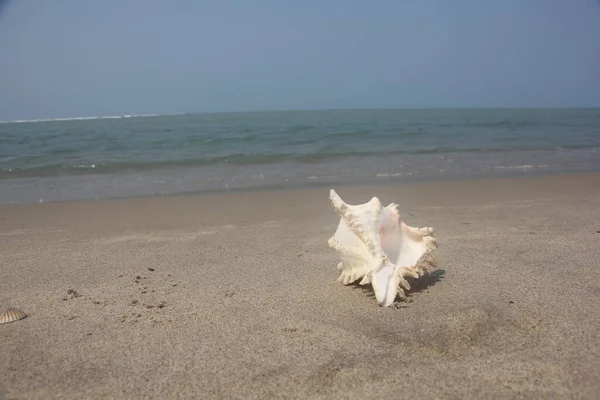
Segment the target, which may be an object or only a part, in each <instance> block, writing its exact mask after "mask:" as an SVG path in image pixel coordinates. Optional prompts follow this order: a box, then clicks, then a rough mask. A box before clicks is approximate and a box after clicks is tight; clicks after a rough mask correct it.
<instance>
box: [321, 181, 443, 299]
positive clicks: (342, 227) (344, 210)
mask: <svg viewBox="0 0 600 400" xmlns="http://www.w3.org/2000/svg"><path fill="white" fill-rule="evenodd" d="M329 202H330V203H331V205H332V206H333V208H334V209H335V211H336V212H337V213H338V214H339V215H340V216H341V217H342V218H341V220H340V223H339V225H338V228H337V230H336V232H335V234H334V235H333V236H332V237H331V239H329V246H330V247H332V248H334V249H335V250H337V251H338V252H339V253H340V258H341V261H342V262H340V263H339V264H338V266H337V268H338V270H339V271H340V276H339V278H338V281H341V282H342V283H343V284H344V285H348V284H350V283H352V282H354V281H356V280H358V279H361V281H360V283H359V284H360V285H364V284H367V283H371V285H372V286H373V290H374V291H375V297H376V298H377V302H378V303H379V305H380V306H384V307H388V306H390V305H391V304H392V303H393V302H394V300H395V299H396V296H397V295H398V296H400V297H404V296H405V294H404V290H403V289H406V290H409V289H410V285H409V284H408V282H407V281H406V279H404V278H405V277H413V278H419V277H420V276H422V275H424V274H425V272H427V271H428V270H430V269H432V268H435V266H436V261H435V259H434V258H433V257H432V255H431V253H432V252H433V251H434V250H435V249H436V248H437V241H436V239H435V237H434V234H433V228H429V227H426V228H415V227H412V226H409V225H407V224H405V223H404V222H403V221H402V220H401V219H400V214H399V213H398V206H397V205H396V204H394V203H392V204H390V205H388V206H387V207H383V206H382V205H381V202H380V201H379V199H378V198H377V197H373V198H372V199H371V201H369V202H368V203H365V204H360V205H349V204H346V203H345V202H344V201H343V200H342V198H341V197H340V196H338V194H337V193H336V192H335V190H333V189H332V190H331V191H330V192H329Z"/></svg>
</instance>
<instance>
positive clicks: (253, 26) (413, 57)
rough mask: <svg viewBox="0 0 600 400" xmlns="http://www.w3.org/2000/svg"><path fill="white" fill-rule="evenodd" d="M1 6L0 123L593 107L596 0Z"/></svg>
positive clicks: (599, 57)
mask: <svg viewBox="0 0 600 400" xmlns="http://www.w3.org/2000/svg"><path fill="white" fill-rule="evenodd" d="M0 1H2V0H0ZM0 9H2V10H3V11H2V14H1V15H0V120H7V119H25V118H51V117H69V116H73V117H75V116H91V115H116V114H138V113H177V112H214V111H253V110H282V109H322V108H381V107H385V108H388V107H389V108H394V107H410V108H414V107H561V106H568V107H577V106H596V107H597V106H600V1H598V0H562V1H559V0H502V1H498V0H496V1H492V0H488V1H483V0H445V1H444V0H437V1H436V0H378V1H373V2H367V1H355V0H339V1H332V0H303V1H294V2H291V1H290V2H286V1H281V0H278V1H276V0H254V1H252V0H243V1H242V0H239V1H227V0H219V1H210V2H209V1H200V0H196V1H192V0H189V1H188V0H177V1H171V2H168V1H157V0H144V1H142V0H106V1H98V0H54V1H47V0H29V1H24V0H23V1H16V0H12V1H9V2H5V4H4V7H3V8H0Z"/></svg>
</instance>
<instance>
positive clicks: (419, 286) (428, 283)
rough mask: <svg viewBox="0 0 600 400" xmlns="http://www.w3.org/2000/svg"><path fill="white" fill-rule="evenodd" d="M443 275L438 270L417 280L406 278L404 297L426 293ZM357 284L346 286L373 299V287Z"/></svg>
mask: <svg viewBox="0 0 600 400" xmlns="http://www.w3.org/2000/svg"><path fill="white" fill-rule="evenodd" d="M444 275H446V270H445V269H442V268H438V269H435V270H433V271H431V272H428V273H426V274H425V275H423V276H421V277H420V278H418V279H415V278H406V280H407V281H408V283H409V285H410V290H405V294H406V297H407V298H408V297H410V296H411V294H413V293H421V292H423V291H426V290H427V289H429V288H430V287H432V286H434V285H435V284H436V283H438V282H440V281H441V280H442V278H443V277H444ZM358 282H360V280H357V281H355V282H353V283H351V284H349V285H348V286H349V287H351V288H353V289H355V290H361V291H362V292H364V293H365V294H366V295H367V296H369V297H372V298H375V292H374V291H373V287H372V286H371V285H359V284H358Z"/></svg>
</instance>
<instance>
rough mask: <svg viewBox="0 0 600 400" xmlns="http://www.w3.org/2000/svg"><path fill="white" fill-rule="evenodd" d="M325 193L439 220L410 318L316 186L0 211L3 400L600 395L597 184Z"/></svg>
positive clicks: (493, 183)
mask: <svg viewBox="0 0 600 400" xmlns="http://www.w3.org/2000/svg"><path fill="white" fill-rule="evenodd" d="M336 190H337V191H338V193H339V194H340V195H341V196H342V197H343V198H344V199H345V200H346V201H348V202H350V203H358V202H365V201H368V200H369V199H370V198H371V197H372V196H375V195H376V196H379V197H380V199H381V200H382V202H384V203H388V202H392V201H395V202H398V203H400V211H401V213H402V215H403V217H404V218H405V220H406V221H407V222H408V223H409V224H411V225H419V226H424V225H427V226H433V227H434V228H435V230H436V235H437V237H438V239H439V243H440V248H439V249H438V251H437V253H436V254H437V258H438V260H439V265H440V267H439V270H438V271H437V272H435V273H434V274H432V276H431V277H430V278H429V279H424V280H423V282H421V283H415V282H413V286H414V289H415V290H413V291H412V292H411V294H410V296H409V302H408V303H407V304H405V305H406V307H399V308H381V307H379V306H378V305H377V303H376V301H375V299H374V297H373V294H372V292H371V291H369V290H368V289H364V288H360V287H354V286H350V287H345V286H343V285H342V284H341V283H339V282H336V278H337V271H336V268H335V267H336V265H337V261H338V260H337V258H336V254H335V252H334V251H333V250H331V249H329V248H328V247H327V239H328V238H329V237H330V236H331V235H332V234H333V232H334V231H335V228H336V225H337V222H338V220H339V219H338V216H337V215H336V214H335V212H334V211H333V210H332V209H331V207H330V205H329V204H328V201H327V196H328V189H311V190H292V191H265V192H252V193H235V194H233V193H232V194H212V195H202V196H187V197H174V198H164V199H145V200H143V199H142V200H140V199H134V200H121V201H106V202H89V203H62V204H45V205H6V206H0V254H1V258H0V308H2V309H5V308H8V307H10V306H14V307H19V308H22V309H23V310H25V311H26V312H27V313H28V314H29V316H28V317H27V318H26V319H24V320H21V321H18V322H14V323H10V324H6V325H0V398H2V399H13V398H15V399H17V398H18V399H20V398H27V399H29V398H37V399H84V398H85V399H92V398H160V399H170V398H244V399H249V398H257V399H265V398H378V399H383V398H388V399H403V398H406V399H412V398H422V399H434V398H437V399H515V398H545V399H575V398H577V399H598V398H600V305H599V304H600V269H599V268H600V261H599V260H600V233H598V231H599V230H600V175H573V176H553V177H536V178H523V179H512V180H490V181H485V180H481V181H465V182H442V183H421V184H402V185H394V186H379V187H337V188H336ZM70 290H74V291H75V292H73V291H70Z"/></svg>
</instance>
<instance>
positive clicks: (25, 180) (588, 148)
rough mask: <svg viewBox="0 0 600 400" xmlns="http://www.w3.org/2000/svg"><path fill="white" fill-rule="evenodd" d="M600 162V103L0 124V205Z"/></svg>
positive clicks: (583, 167) (477, 174)
mask: <svg viewBox="0 0 600 400" xmlns="http://www.w3.org/2000/svg"><path fill="white" fill-rule="evenodd" d="M599 170H600V109H414V110H410V109H385V110H327V111H288V112H283V111H281V112H246V113H212V114H203V113H198V114H180V115H150V116H148V115H146V116H135V115H125V116H114V117H94V118H74V119H57V120H38V121H8V122H0V203H3V204H12V203H46V202H57V201H75V200H102V199H113V198H124V197H159V196H172V195H180V194H189V193H202V192H208V191H236V190H256V189H265V188H284V189H285V188H299V187H306V186H328V187H335V186H336V185H346V184H365V183H366V184H373V183H393V182H408V181H420V180H449V179H471V178H494V177H504V176H523V175H532V174H558V173H571V172H592V171H599Z"/></svg>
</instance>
